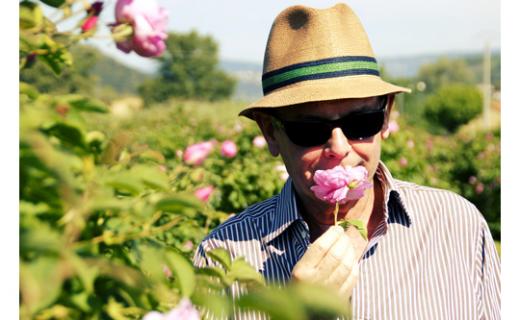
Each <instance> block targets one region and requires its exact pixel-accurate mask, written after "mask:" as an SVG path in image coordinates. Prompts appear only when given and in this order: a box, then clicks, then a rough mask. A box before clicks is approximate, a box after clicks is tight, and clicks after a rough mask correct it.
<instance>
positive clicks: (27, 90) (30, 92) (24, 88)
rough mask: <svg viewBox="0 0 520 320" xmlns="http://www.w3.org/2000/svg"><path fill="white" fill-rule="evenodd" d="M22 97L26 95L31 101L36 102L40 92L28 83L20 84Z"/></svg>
mask: <svg viewBox="0 0 520 320" xmlns="http://www.w3.org/2000/svg"><path fill="white" fill-rule="evenodd" d="M20 95H26V96H27V97H29V99H31V100H35V99H36V98H38V96H39V95H40V93H39V92H38V89H36V88H35V87H34V86H32V85H30V84H28V83H26V82H20Z"/></svg>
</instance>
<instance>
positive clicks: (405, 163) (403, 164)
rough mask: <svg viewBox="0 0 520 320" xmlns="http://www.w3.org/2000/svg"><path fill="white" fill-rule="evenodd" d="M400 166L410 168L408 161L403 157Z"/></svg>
mask: <svg viewBox="0 0 520 320" xmlns="http://www.w3.org/2000/svg"><path fill="white" fill-rule="evenodd" d="M399 164H400V165H401V167H403V168H404V167H406V166H408V159H406V158H405V157H401V159H399Z"/></svg>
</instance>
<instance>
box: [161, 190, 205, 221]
mask: <svg viewBox="0 0 520 320" xmlns="http://www.w3.org/2000/svg"><path fill="white" fill-rule="evenodd" d="M155 209H156V210H162V211H168V212H173V213H184V214H186V215H187V216H194V214H193V211H194V210H202V206H201V203H200V201H198V199H197V198H195V197H194V196H191V195H185V194H176V195H171V196H167V197H165V198H162V199H161V200H159V201H157V203H156V204H155ZM190 209H191V210H190Z"/></svg>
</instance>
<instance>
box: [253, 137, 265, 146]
mask: <svg viewBox="0 0 520 320" xmlns="http://www.w3.org/2000/svg"><path fill="white" fill-rule="evenodd" d="M266 144H267V141H265V138H264V137H263V136H256V137H255V138H254V139H253V145H254V146H255V147H257V148H260V149H261V148H263V147H265V145H266Z"/></svg>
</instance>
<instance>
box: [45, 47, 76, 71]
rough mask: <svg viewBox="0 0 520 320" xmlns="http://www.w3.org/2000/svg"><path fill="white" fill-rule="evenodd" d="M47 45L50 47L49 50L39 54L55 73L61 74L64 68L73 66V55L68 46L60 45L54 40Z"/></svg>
mask: <svg viewBox="0 0 520 320" xmlns="http://www.w3.org/2000/svg"><path fill="white" fill-rule="evenodd" d="M50 41H52V40H50ZM48 42H49V41H48ZM46 47H47V49H49V52H48V53H46V54H42V55H39V57H40V58H41V59H42V60H43V61H44V62H45V63H46V64H47V65H48V66H49V67H50V68H51V69H52V71H53V72H54V73H55V74H57V75H60V74H61V72H62V71H63V68H65V67H70V66H72V55H71V53H70V52H69V51H68V50H67V49H66V48H63V47H60V45H59V44H58V43H56V42H54V41H52V45H51V46H48V45H47V46H46Z"/></svg>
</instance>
